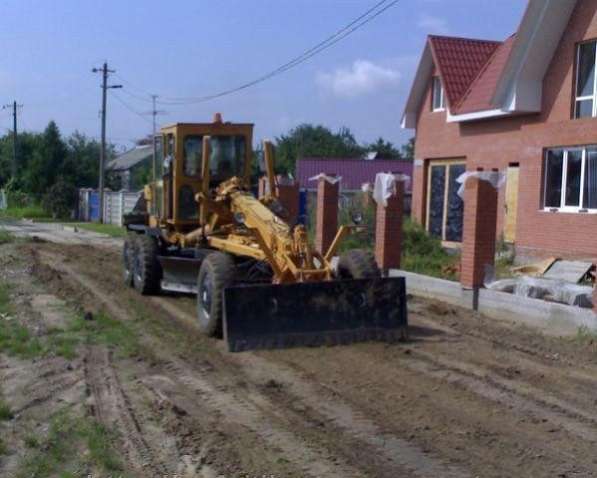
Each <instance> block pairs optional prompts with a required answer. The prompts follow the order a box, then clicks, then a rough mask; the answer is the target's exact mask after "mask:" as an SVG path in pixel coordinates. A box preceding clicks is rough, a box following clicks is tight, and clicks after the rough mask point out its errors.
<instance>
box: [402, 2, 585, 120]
mask: <svg viewBox="0 0 597 478" xmlns="http://www.w3.org/2000/svg"><path fill="white" fill-rule="evenodd" d="M576 2H577V0H529V3H528V6H527V9H526V11H525V14H524V16H523V18H522V21H521V23H520V26H519V28H518V31H517V33H516V35H513V36H512V37H510V38H509V39H507V40H506V41H504V42H503V43H501V42H484V41H480V40H469V39H462V38H449V37H448V38H446V37H429V41H428V42H427V45H426V47H425V50H424V51H423V56H422V58H421V61H420V63H419V68H418V69H417V73H416V76H415V80H414V83H413V86H412V88H411V91H410V94H409V98H408V101H407V103H406V107H405V110H404V114H403V117H402V127H403V128H414V127H416V121H417V114H418V111H419V108H420V104H421V101H422V100H423V98H424V95H425V93H426V90H427V88H428V85H429V75H430V74H431V71H432V69H433V64H434V63H435V64H436V65H437V68H438V70H439V73H440V76H441V77H442V81H443V83H444V88H445V90H446V96H447V97H448V114H447V121H449V122H458V121H471V120H476V119H482V118H490V117H497V116H504V115H511V114H515V113H534V112H538V111H540V109H541V98H542V86H543V85H542V83H543V76H544V75H545V73H546V71H547V68H548V66H549V63H550V62H551V59H552V57H553V55H554V52H555V49H556V48H557V45H558V44H559V41H560V39H561V37H562V34H563V32H564V30H565V28H566V25H567V24H568V20H569V19H570V15H571V14H572V10H573V9H574V6H575V5H576ZM475 42H478V43H475ZM483 43H485V44H483ZM491 45H493V49H492V46H491ZM489 50H492V51H491V52H490V53H489V54H487V52H488V51H489ZM484 55H486V56H485V59H484V60H483V59H482V58H483V56H484ZM464 57H466V59H463V58H464ZM475 70H476V71H475ZM473 71H475V73H474V74H473V73H472V72H473Z"/></svg>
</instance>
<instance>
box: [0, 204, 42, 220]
mask: <svg viewBox="0 0 597 478" xmlns="http://www.w3.org/2000/svg"><path fill="white" fill-rule="evenodd" d="M2 217H5V218H10V219H42V218H48V219H49V215H48V213H47V212H46V211H44V210H43V208H42V207H41V206H25V207H10V208H8V209H2V210H0V218H2Z"/></svg>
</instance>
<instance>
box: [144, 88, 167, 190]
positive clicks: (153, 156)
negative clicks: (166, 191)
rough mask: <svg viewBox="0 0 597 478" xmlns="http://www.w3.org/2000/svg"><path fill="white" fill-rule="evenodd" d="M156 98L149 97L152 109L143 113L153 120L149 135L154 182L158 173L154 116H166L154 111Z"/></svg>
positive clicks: (156, 96) (162, 112)
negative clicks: (151, 147)
mask: <svg viewBox="0 0 597 478" xmlns="http://www.w3.org/2000/svg"><path fill="white" fill-rule="evenodd" d="M157 98H158V95H151V101H152V104H153V108H152V110H151V112H149V113H145V114H150V115H151V116H152V118H153V131H152V133H151V143H152V145H153V154H152V162H151V168H152V173H153V180H154V181H157V172H158V163H157V156H158V154H157V142H156V116H157V115H163V114H166V112H165V111H161V110H158V109H156V100H157ZM163 147H164V145H162V148H163Z"/></svg>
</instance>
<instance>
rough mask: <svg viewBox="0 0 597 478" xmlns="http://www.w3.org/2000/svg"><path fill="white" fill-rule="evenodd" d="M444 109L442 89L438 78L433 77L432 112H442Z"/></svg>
mask: <svg viewBox="0 0 597 478" xmlns="http://www.w3.org/2000/svg"><path fill="white" fill-rule="evenodd" d="M444 108H445V102H444V87H443V86H442V81H441V80H440V78H439V76H434V77H433V111H442V110H443V109H444Z"/></svg>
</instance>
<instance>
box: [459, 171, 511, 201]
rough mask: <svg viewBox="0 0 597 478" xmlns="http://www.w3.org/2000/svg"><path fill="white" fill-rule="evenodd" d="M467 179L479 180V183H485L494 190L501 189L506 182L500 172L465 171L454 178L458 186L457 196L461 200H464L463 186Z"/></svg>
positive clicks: (504, 176)
mask: <svg viewBox="0 0 597 478" xmlns="http://www.w3.org/2000/svg"><path fill="white" fill-rule="evenodd" d="M469 178H479V179H480V180H481V181H487V182H489V183H491V185H492V186H493V187H494V188H496V189H499V188H501V187H502V186H503V185H504V183H505V182H506V175H505V174H504V173H503V172H501V171H467V172H466V173H462V174H461V175H460V176H458V177H457V178H456V182H457V183H459V184H460V187H459V188H458V193H457V194H458V195H459V196H460V197H461V198H462V199H464V185H465V184H466V182H467V181H468V179H469Z"/></svg>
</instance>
